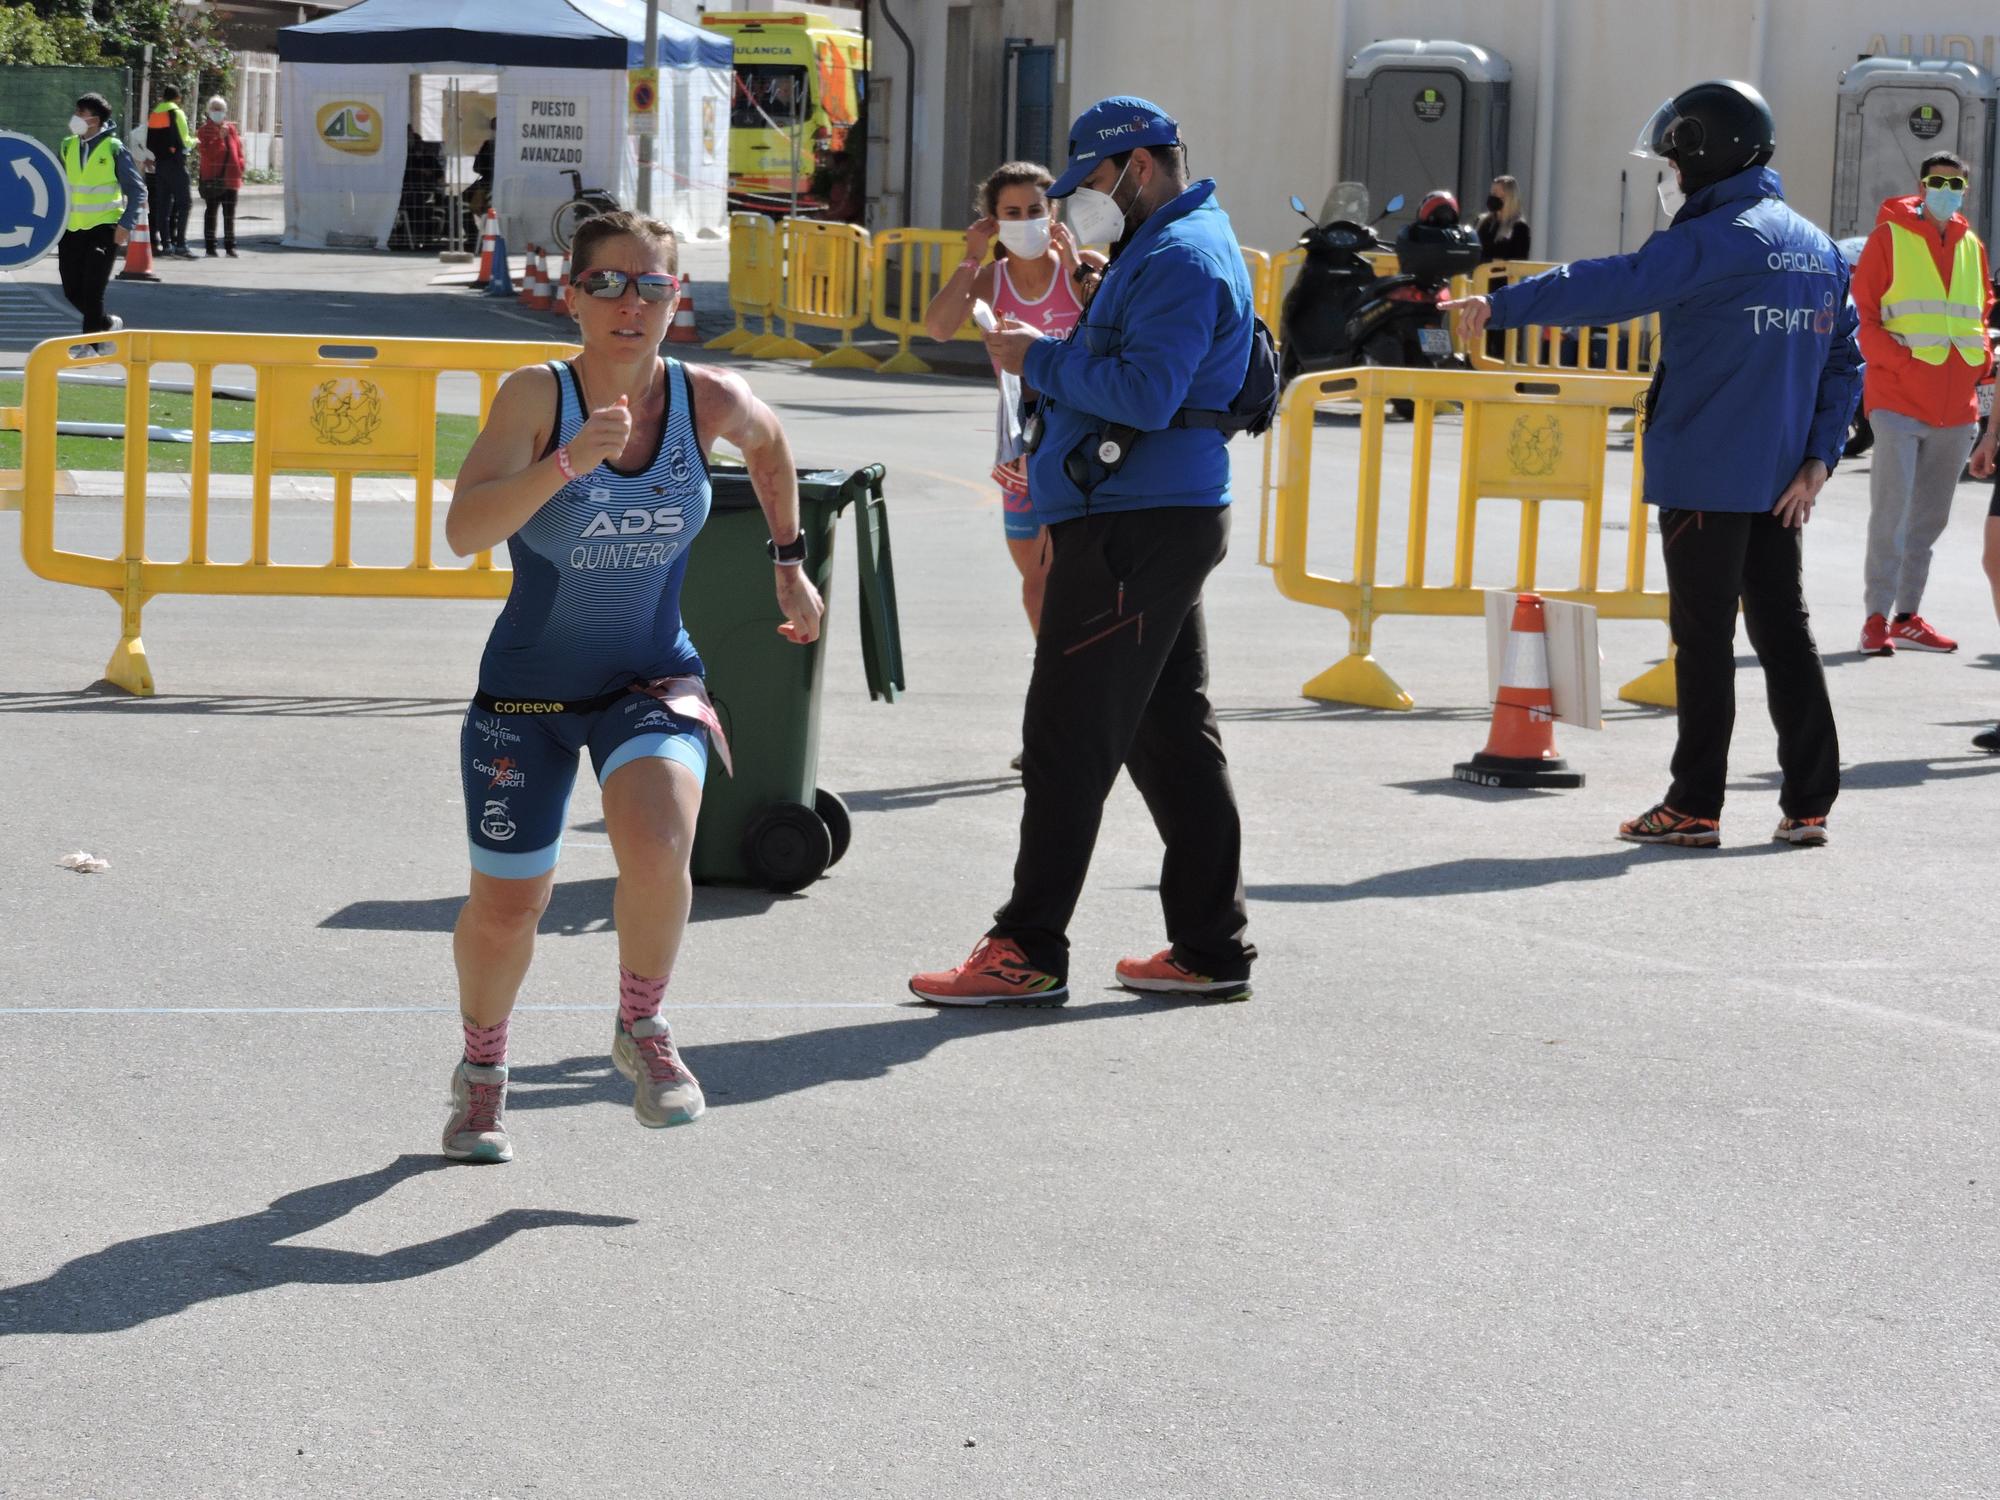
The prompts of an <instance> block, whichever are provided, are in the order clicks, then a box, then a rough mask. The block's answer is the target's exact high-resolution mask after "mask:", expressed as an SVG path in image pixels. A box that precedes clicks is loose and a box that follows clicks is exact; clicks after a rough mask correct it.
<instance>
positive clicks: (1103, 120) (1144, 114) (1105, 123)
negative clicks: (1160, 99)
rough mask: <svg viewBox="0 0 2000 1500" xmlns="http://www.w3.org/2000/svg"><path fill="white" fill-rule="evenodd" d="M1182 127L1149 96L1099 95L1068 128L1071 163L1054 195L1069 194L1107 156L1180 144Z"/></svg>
mask: <svg viewBox="0 0 2000 1500" xmlns="http://www.w3.org/2000/svg"><path fill="white" fill-rule="evenodd" d="M1180 143H1181V128H1180V126H1179V125H1177V124H1175V123H1174V120H1173V117H1172V116H1171V115H1169V114H1168V113H1167V112H1166V111H1165V110H1163V109H1161V108H1160V106H1159V105H1157V104H1155V103H1153V102H1152V100H1150V99H1140V98H1138V97H1136V96H1135V95H1132V94H1114V95H1113V96H1112V97H1111V98H1109V99H1100V100H1098V101H1097V102H1096V103H1095V104H1093V105H1091V106H1090V108H1089V109H1086V110H1085V111H1084V112H1083V113H1082V114H1080V115H1078V116H1077V117H1076V123H1075V124H1074V125H1072V126H1070V128H1069V165H1068V166H1067V167H1065V168H1063V174H1062V176H1060V177H1058V178H1057V179H1056V185H1055V186H1054V187H1052V188H1050V189H1049V196H1050V197H1051V198H1067V197H1068V196H1069V195H1070V194H1071V193H1073V192H1075V191H1076V190H1077V189H1078V188H1079V187H1081V186H1082V185H1083V179H1084V178H1086V177H1088V176H1089V175H1090V174H1091V173H1092V172H1093V171H1095V170H1096V168H1097V164H1098V163H1099V162H1100V161H1103V160H1104V159H1105V158H1106V157H1107V156H1118V155H1122V154H1123V153H1124V152H1127V151H1130V150H1131V149H1132V148H1133V147H1135V146H1178V145H1179V144H1180Z"/></svg>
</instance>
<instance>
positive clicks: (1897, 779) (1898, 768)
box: [1729, 719, 2000, 827]
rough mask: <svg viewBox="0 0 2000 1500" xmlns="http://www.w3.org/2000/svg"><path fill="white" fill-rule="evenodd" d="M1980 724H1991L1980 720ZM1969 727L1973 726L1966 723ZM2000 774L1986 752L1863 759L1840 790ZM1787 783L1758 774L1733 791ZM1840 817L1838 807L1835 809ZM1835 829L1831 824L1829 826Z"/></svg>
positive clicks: (1844, 774) (1844, 772) (1773, 774)
mask: <svg viewBox="0 0 2000 1500" xmlns="http://www.w3.org/2000/svg"><path fill="white" fill-rule="evenodd" d="M1976 722H1977V723H1979V724H1982V725H1983V724H1988V723H1990V722H1991V721H1990V720H1986V719H1980V720H1977V721H1976ZM1964 727H1967V728H1970V727H1971V724H1969V723H1968V724H1967V725H1966V726H1964ZM1995 771H2000V759H1997V758H1995V757H1994V756H1991V755H1988V754H1987V753H1986V752H1985V751H1983V750H1981V751H1974V752H1973V753H1971V754H1969V755H1921V756H1915V757H1912V758H1911V759H1909V760H1864V761H1857V762H1855V763H1854V764H1852V765H1846V766H1842V767H1841V768H1840V787H1841V790H1842V791H1844V792H1849V791H1865V792H1892V791H1900V790H1903V789H1905V788H1908V787H1916V786H1923V785H1925V784H1927V783H1929V782H1933V781H1964V780H1966V779H1967V778H1968V777H1973V776H1990V775H1992V774H1993V773H1994V772H1995ZM1783 780H1784V775H1783V773H1782V772H1778V771H1758V772H1756V773H1755V774H1753V775H1751V776H1750V777H1748V778H1747V779H1745V780H1742V781H1732V782H1731V783H1730V784H1729V789H1730V790H1731V791H1732V792H1765V791H1775V790H1776V789H1777V787H1778V785H1779V784H1780V783H1781V782H1782V781H1783ZM1834 811H1835V813H1836V814H1837V813H1838V812H1839V811H1840V809H1839V807H1838V805H1836V806H1835V808H1834ZM1827 826H1828V827H1832V826H1833V825H1832V824H1828V825H1827Z"/></svg>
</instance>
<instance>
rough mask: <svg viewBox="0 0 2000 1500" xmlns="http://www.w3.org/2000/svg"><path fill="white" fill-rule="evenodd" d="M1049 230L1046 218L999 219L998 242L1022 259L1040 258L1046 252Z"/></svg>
mask: <svg viewBox="0 0 2000 1500" xmlns="http://www.w3.org/2000/svg"><path fill="white" fill-rule="evenodd" d="M1050 232H1051V231H1050V227H1049V221H1048V220H1047V219H1046V218H1041V219H1002V220H1001V221H1000V243H1001V244H1003V245H1005V246H1006V247H1007V250H1008V253H1009V254H1012V255H1018V256H1020V257H1021V258H1022V259H1023V260H1040V259H1041V258H1042V256H1044V255H1046V254H1047V253H1048V248H1049V235H1050Z"/></svg>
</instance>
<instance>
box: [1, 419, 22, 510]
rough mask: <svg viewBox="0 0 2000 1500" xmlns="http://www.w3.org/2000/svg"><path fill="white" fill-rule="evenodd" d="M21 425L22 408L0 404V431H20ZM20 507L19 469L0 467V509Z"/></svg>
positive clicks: (16, 508) (17, 508)
mask: <svg viewBox="0 0 2000 1500" xmlns="http://www.w3.org/2000/svg"><path fill="white" fill-rule="evenodd" d="M22 427H23V422H22V409H21V408H20V407H18V406H0V432H20V431H21V430H22ZM20 508H21V471H20V470H19V469H0V510H19V509H20Z"/></svg>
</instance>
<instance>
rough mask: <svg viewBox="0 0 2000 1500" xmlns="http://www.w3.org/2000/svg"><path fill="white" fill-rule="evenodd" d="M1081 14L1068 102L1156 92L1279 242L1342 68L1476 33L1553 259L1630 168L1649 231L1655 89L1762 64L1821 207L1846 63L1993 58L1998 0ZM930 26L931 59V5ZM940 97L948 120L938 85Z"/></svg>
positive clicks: (1310, 197)
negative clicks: (1539, 119)
mask: <svg viewBox="0 0 2000 1500" xmlns="http://www.w3.org/2000/svg"><path fill="white" fill-rule="evenodd" d="M943 4H944V0H935V3H933V4H927V5H926V7H925V9H926V10H937V11H939V12H941V11H942V10H943ZM1545 4H1546V5H1552V6H1554V7H1555V21H1556V24H1555V27H1554V34H1555V43H1556V48H1555V50H1556V57H1555V66H1554V71H1553V79H1554V85H1555V88H1556V94H1555V98H1554V129H1553V131H1552V132H1551V135H1552V142H1551V150H1550V165H1551V170H1550V171H1549V172H1548V174H1547V176H1548V179H1549V180H1548V181H1547V182H1546V183H1541V184H1537V183H1536V182H1535V181H1534V177H1535V172H1534V165H1535V139H1534V136H1535V116H1536V99H1537V93H1538V91H1539V90H1540V88H1541V86H1542V81H1543V71H1544V69H1543V65H1542V58H1541V42H1542V7H1543V6H1544V5H1545ZM1891 14H1893V15H1895V16H1896V20H1895V23H1894V24H1893V25H1885V21H1884V18H1885V16H1888V15H1891ZM1074 25H1075V33H1074V39H1073V46H1072V48H1071V55H1070V60H1069V61H1070V69H1071V76H1070V97H1071V102H1072V104H1073V105H1074V106H1075V108H1077V109H1082V108H1083V107H1084V106H1085V105H1086V104H1088V103H1089V102H1090V101H1091V100H1093V99H1096V98H1100V97H1102V96H1104V95H1106V94H1117V93H1136V94H1141V95H1144V96H1146V97H1148V98H1151V99H1153V100H1155V101H1156V102H1157V103H1159V104H1160V105H1161V106H1163V107H1164V108H1165V109H1167V110H1168V111H1169V112H1170V113H1172V114H1174V115H1175V116H1176V118H1178V119H1179V120H1180V121H1181V123H1182V126H1183V129H1184V131H1185V133H1186V136H1187V139H1188V142H1189V146H1190V149H1191V152H1192V156H1193V168H1194V171H1195V172H1196V174H1197V175H1200V176H1214V177H1216V178H1218V179H1219V181H1220V183H1221V197H1222V201H1223V204H1224V206H1225V207H1227V208H1228V210H1229V211H1230V214H1231V217H1232V218H1233V219H1234V220H1235V222H1236V226H1237V231H1238V234H1239V236H1240V237H1241V238H1242V240H1243V242H1244V243H1245V244H1249V245H1257V246H1262V247H1264V248H1266V249H1274V250H1275V249H1279V248H1282V247H1283V246H1285V245H1287V244H1289V243H1290V242H1291V241H1292V240H1293V239H1294V238H1295V237H1296V229H1295V226H1296V225H1297V222H1298V221H1297V219H1296V218H1295V217H1293V215H1292V213H1291V210H1290V209H1289V208H1288V207H1287V206H1286V199H1287V197H1289V195H1290V194H1292V193H1294V192H1296V193H1298V194H1299V195H1300V196H1301V197H1302V198H1304V199H1305V200H1306V201H1307V203H1308V204H1311V205H1315V206H1316V205H1317V204H1318V203H1319V201H1320V199H1321V198H1322V197H1323V196H1324V194H1325V192H1326V189H1327V187H1328V186H1329V185H1330V184H1331V183H1332V182H1333V181H1334V180H1335V179H1336V177H1337V175H1338V164H1339V151H1338V139H1339V134H1340V120H1339V110H1340V100H1341V97H1342V93H1343V90H1342V88H1341V87H1340V82H1339V81H1340V80H1342V79H1344V76H1345V72H1346V63H1347V60H1348V59H1349V58H1351V57H1352V56H1353V55H1354V53H1355V52H1357V51H1359V50H1360V49H1361V48H1362V47H1364V46H1366V45H1367V44H1368V43H1369V42H1371V41H1375V40H1378V39H1387V38H1391V37H1412V36H1413V37H1421V38H1424V39H1427V40H1452V41H1461V42H1471V43H1475V44H1477V45H1479V46H1483V47H1486V48H1488V49H1490V50H1492V51H1494V52H1497V53H1499V54H1500V55H1501V56H1503V57H1505V58H1506V59H1507V61H1508V62H1509V63H1510V64H1511V65H1512V67H1513V74H1514V76H1513V93H1512V99H1511V115H1510V121H1511V124H1510V138H1511V151H1510V158H1509V167H1510V169H1511V170H1512V171H1513V172H1514V173H1515V175H1516V176H1518V177H1519V178H1520V179H1521V187H1522V192H1523V194H1524V195H1525V196H1526V197H1527V198H1528V200H1529V202H1530V203H1541V202H1546V205H1547V207H1546V209H1545V210H1544V212H1543V213H1542V215H1541V217H1540V218H1539V219H1537V220H1536V221H1535V222H1534V230H1535V239H1536V246H1535V251H1536V254H1537V256H1550V257H1552V258H1558V259H1574V258H1577V257H1580V256H1586V255H1600V254H1609V253H1611V252H1613V251H1615V250H1616V249H1617V248H1618V210H1619V204H1620V200H1621V194H1620V184H1619V173H1620V172H1621V171H1624V172H1626V174H1627V176H1626V181H1625V185H1624V189H1623V202H1624V204H1625V209H1626V215H1627V221H1626V222H1627V227H1626V236H1625V244H1626V248H1628V249H1631V248H1634V247H1636V246H1637V244H1639V243H1640V242H1641V241H1642V240H1643V239H1644V238H1645V235H1646V234H1647V233H1648V232H1649V231H1650V229H1651V228H1652V227H1653V225H1654V223H1655V217H1654V210H1655V208H1656V207H1657V200H1656V199H1655V197H1654V192H1653V188H1654V178H1653V173H1654V170H1655V164H1649V163H1646V162H1642V161H1639V160H1637V159H1635V158H1633V157H1631V156H1629V155H1628V154H1627V153H1628V152H1629V150H1630V148H1631V145H1632V141H1633V138H1634V137H1635V136H1636V135H1637V134H1638V131H1639V127H1640V126H1641V125H1642V124H1643V123H1644V122H1645V120H1646V118H1647V117H1648V116H1649V115H1650V114H1651V113H1652V111H1653V110H1654V109H1655V108H1656V107H1657V106H1658V104H1659V103H1660V101H1661V100H1662V99H1665V98H1667V97H1668V96H1670V95H1671V94H1673V93H1676V92H1678V91H1679V90H1680V89H1681V88H1684V87H1686V86H1687V85H1688V84H1690V83H1694V82H1697V81H1699V80H1701V79H1703V78H1714V77H1730V76H1734V77H1746V76H1750V75H1752V74H1753V73H1756V72H1761V74H1762V76H1761V77H1751V81H1752V82H1755V83H1757V84H1758V86H1759V87H1760V88H1762V89H1763V90H1764V93H1765V95H1766V96H1767V97H1768V98H1769V99H1770V101H1771V107H1772V110H1773V112H1774V113H1775V114H1776V116H1777V119H1778V154H1777V160H1776V162H1775V165H1776V167H1777V168H1778V170H1779V171H1780V172H1781V173H1782V174H1783V176H1784V178H1785V184H1786V191H1787V194H1788V196H1789V197H1790V199H1791V201H1792V202H1793V204H1794V205H1795V206H1796V207H1797V208H1798V209H1799V210H1800V211H1801V212H1802V213H1804V214H1805V215H1807V216H1808V217H1809V218H1812V219H1815V220H1817V221H1821V222H1824V220H1825V219H1826V217H1827V215H1828V212H1829V208H1830V205H1831V201H1832V186H1833V136H1834V116H1835V107H1836V97H1837V88H1838V85H1839V81H1840V74H1841V71H1842V69H1844V68H1845V67H1847V66H1848V65H1850V64H1851V63H1853V62H1854V61H1855V59H1856V58H1857V57H1859V56H1861V55H1864V54H1867V53H1871V52H1876V51H1881V52H1886V53H1890V54H1899V55H1901V54H1907V55H1913V56H1918V57H1923V56H1939V57H1944V56H1957V57H1963V58H1967V59H1968V60H1971V61H1975V62H1978V63H1980V64H1981V65H1982V66H1985V67H1988V68H1989V69H1991V68H1993V67H1994V66H1995V64H1996V62H2000V57H1996V51H2000V10H1996V9H1995V8H1994V7H1993V6H1992V5H1990V4H1986V3H1977V0H1917V3H1913V4H1905V5H1903V6H1899V7H1885V6H1883V5H1881V4H1880V3H1879V0H1680V3H1678V4H1675V5H1640V4H1634V3H1628V0H1239V3H1238V4H1235V5H1233V6H1221V5H1214V4H1210V3H1207V0H1084V3H1080V4H1078V5H1077V7H1076V12H1075V22H1074ZM931 29H933V28H930V27H927V28H926V30H927V31H929V30H931ZM935 30H936V33H937V41H936V48H935V50H936V59H937V60H936V63H935V64H934V66H935V67H937V68H938V69H940V70H941V69H942V65H943V18H942V15H941V14H940V15H939V16H938V18H937V23H936V26H935ZM1760 34H1761V38H1762V40H1761V45H1760V42H1759V37H1760ZM1760 59H1761V64H1762V65H1761V68H1760V67H1759V66H1758V64H1759V61H1760ZM925 66H926V71H928V70H929V69H930V67H932V66H933V64H931V63H929V62H928V61H927V62H926V65H925ZM933 108H934V114H935V117H936V118H937V119H939V120H941V118H942V110H943V101H942V100H937V101H934V105H933ZM919 139H920V142H921V136H920V137H919ZM921 150H922V148H921V144H920V145H919V155H920V156H921ZM1414 186H1415V188H1416V190H1417V191H1422V189H1423V188H1425V187H1428V186H1432V184H1416V185H1414ZM1405 191H1408V189H1405ZM1467 207H1468V208H1471V207H1473V205H1467ZM933 222H935V221H933Z"/></svg>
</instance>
